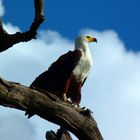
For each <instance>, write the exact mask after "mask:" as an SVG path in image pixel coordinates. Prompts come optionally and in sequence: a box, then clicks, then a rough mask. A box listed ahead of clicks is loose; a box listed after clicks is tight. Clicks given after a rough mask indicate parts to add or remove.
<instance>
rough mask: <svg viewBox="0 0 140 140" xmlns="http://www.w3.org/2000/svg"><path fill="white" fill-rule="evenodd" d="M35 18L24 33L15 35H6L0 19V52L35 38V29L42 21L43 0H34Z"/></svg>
mask: <svg viewBox="0 0 140 140" xmlns="http://www.w3.org/2000/svg"><path fill="white" fill-rule="evenodd" d="M34 7H35V18H34V22H33V23H32V24H31V26H30V28H29V30H28V31H26V32H16V33H15V34H8V33H7V32H6V31H5V30H4V28H3V25H2V19H1V18H0V52H2V51H5V50H7V49H8V48H10V47H12V46H13V45H14V44H16V43H20V42H27V41H30V40H31V39H35V38H36V34H37V29H38V28H39V26H40V24H41V23H42V22H43V21H44V18H45V16H44V0H34Z"/></svg>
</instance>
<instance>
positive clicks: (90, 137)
mask: <svg viewBox="0 0 140 140" xmlns="http://www.w3.org/2000/svg"><path fill="white" fill-rule="evenodd" d="M0 105H3V106H5V107H12V108H16V109H19V110H23V111H27V110H28V111H31V112H33V113H35V114H37V115H38V116H40V117H42V118H44V119H46V120H48V121H50V122H53V123H55V124H58V125H60V126H62V127H63V128H65V129H66V130H69V131H71V132H72V133H73V134H75V135H76V136H77V137H78V138H79V139H80V140H103V138H102V136H101V133H100V132H99V129H98V127H97V124H96V122H95V120H94V119H93V117H92V116H91V114H90V111H88V110H85V111H83V110H82V109H77V108H75V107H73V106H72V105H71V104H68V103H66V102H63V101H62V100H61V99H59V98H58V97H56V96H55V95H53V94H50V93H45V94H44V93H43V92H40V91H36V90H33V89H30V88H28V87H25V86H22V85H20V84H17V83H13V82H8V81H6V80H3V79H0Z"/></svg>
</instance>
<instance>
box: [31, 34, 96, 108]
mask: <svg viewBox="0 0 140 140" xmlns="http://www.w3.org/2000/svg"><path fill="white" fill-rule="evenodd" d="M90 42H97V39H96V38H94V37H91V36H79V37H78V38H77V39H76V41H75V50H74V51H69V52H67V53H66V54H63V55H61V56H60V57H59V58H58V59H57V60H56V61H55V62H54V63H53V64H52V65H51V66H50V67H49V68H48V70H47V71H45V72H43V73H42V74H40V75H39V76H38V77H37V78H36V79H35V80H34V81H33V83H32V84H31V86H30V87H32V88H37V89H41V90H45V91H48V92H51V93H52V94H55V95H57V96H59V97H61V98H63V99H64V100H65V101H66V100H67V98H70V99H71V101H72V103H73V104H76V105H77V106H78V107H79V104H80V101H81V88H82V86H83V84H84V82H85V80H86V78H87V76H88V74H89V71H90V69H91V66H92V57H91V53H90V49H89V43H90Z"/></svg>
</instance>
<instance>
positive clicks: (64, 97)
mask: <svg viewBox="0 0 140 140" xmlns="http://www.w3.org/2000/svg"><path fill="white" fill-rule="evenodd" d="M63 100H64V101H65V102H69V103H72V102H71V101H70V100H69V99H68V98H67V96H66V93H63Z"/></svg>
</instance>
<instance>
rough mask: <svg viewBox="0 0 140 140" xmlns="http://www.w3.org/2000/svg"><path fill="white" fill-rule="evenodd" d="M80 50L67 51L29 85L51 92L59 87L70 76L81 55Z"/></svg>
mask: <svg viewBox="0 0 140 140" xmlns="http://www.w3.org/2000/svg"><path fill="white" fill-rule="evenodd" d="M81 55H82V54H81V51H80V50H75V51H69V52H68V53H66V54H64V55H62V56H60V57H59V58H58V60H57V61H55V62H54V63H53V64H52V65H51V66H50V67H49V69H48V70H47V71H45V72H43V73H42V74H40V75H39V76H38V77H37V78H36V79H35V80H34V81H33V83H32V84H31V85H30V87H33V88H39V89H42V90H46V91H49V92H52V93H53V91H55V90H57V89H59V88H60V87H61V85H62V84H63V82H64V81H65V80H67V79H68V78H70V76H71V74H72V71H73V69H74V68H75V66H76V65H77V63H78V62H79V60H80V57H81Z"/></svg>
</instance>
